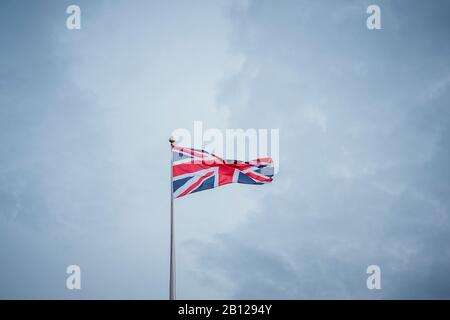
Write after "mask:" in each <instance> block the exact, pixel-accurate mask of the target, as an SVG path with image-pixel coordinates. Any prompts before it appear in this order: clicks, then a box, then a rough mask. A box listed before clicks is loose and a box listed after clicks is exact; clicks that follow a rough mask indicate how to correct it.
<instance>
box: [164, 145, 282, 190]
mask: <svg viewBox="0 0 450 320" xmlns="http://www.w3.org/2000/svg"><path fill="white" fill-rule="evenodd" d="M273 173H274V170H273V162H272V158H260V159H256V160H252V161H237V160H223V159H221V158H219V157H218V156H216V155H214V154H210V153H208V152H206V151H204V150H198V149H191V148H183V147H179V146H176V145H175V144H172V192H173V197H174V198H180V197H183V196H185V195H187V194H190V193H194V192H199V191H203V190H207V189H212V188H215V187H218V186H223V185H226V184H229V183H245V184H265V183H269V182H271V181H272V177H273Z"/></svg>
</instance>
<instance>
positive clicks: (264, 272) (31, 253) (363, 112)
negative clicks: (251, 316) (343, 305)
mask: <svg viewBox="0 0 450 320" xmlns="http://www.w3.org/2000/svg"><path fill="white" fill-rule="evenodd" d="M70 4H77V5H79V6H80V7H81V30H68V29H67V28H66V18H67V17H68V15H67V14H66V8H67V6H68V5H70ZM370 4H377V5H379V6H380V8H381V23H382V28H381V30H368V29H367V27H366V19H367V17H368V14H367V13H366V9H367V7H368V6H369V5H370ZM0 43H1V46H0V47H1V49H0V146H1V147H0V298H3V299H10V298H27V299H30V298H31V299H33V298H41V299H42V298H43V299H45V298H62V299H80V298H87V299H92V298H101V299H108V298H124V299H132V298H138V299H166V298H167V297H168V283H169V279H168V276H169V272H168V271H169V269H168V267H169V204H170V202H169V200H170V189H169V188H170V181H169V170H170V169H169V161H170V158H169V157H170V153H169V146H168V142H167V138H168V136H169V135H170V133H171V132H172V131H173V130H175V129H178V128H186V129H189V130H192V129H193V125H194V121H195V120H201V121H203V125H204V127H205V128H218V129H220V130H225V129H227V128H231V129H233V128H242V129H247V128H257V129H258V128H263V129H271V128H275V129H279V132H280V166H279V173H278V175H276V176H275V179H274V182H273V183H271V184H268V185H264V186H249V185H230V186H225V187H222V188H218V189H214V190H208V191H205V192H199V193H196V194H193V195H189V196H187V197H183V198H180V199H177V200H176V201H175V215H176V244H177V272H178V274H177V275H178V278H177V285H178V288H177V293H178V298H185V299H202V298H204V299H208V298H209V299H216V298H221V299H224V298H237V299H259V298H261V299H313V298H316V299H317V298H319V299H321V298H325V299H352V298H354V299H406V298H418V299H428V298H438V299H439V298H447V299H448V298H450V277H449V276H448V272H449V270H450V221H449V218H450V212H449V207H450V197H449V194H450V140H449V137H450V109H449V107H450V105H449V102H450V90H449V88H450V61H449V60H450V58H449V57H450V2H449V1H446V0H435V1H425V0H420V1H419V0H414V1H412V0H389V1H386V0H371V1H365V0H341V1H336V0H320V1H317V0H315V1H312V0H311V1H306V0H298V1H273V0H271V1H269V0H258V1H243V0H242V1H240V0H228V1H227V0H223V1H219V0H216V1H207V0H205V1H196V0H192V1H164V2H162V1H144V0H142V1H138V0H134V1H133V2H129V1H101V0H96V1H92V0H91V1H87V0H86V1H81V0H77V1H56V0H55V1H43V0H40V1H19V0H14V1H12V0H3V1H1V2H0ZM71 264H76V265H79V266H80V267H81V274H82V276H81V277H82V282H81V286H82V289H81V290H68V289H67V288H66V278H67V276H68V275H67V274H66V267H67V266H68V265H71ZM369 265H378V266H380V268H381V275H382V276H381V281H382V289H381V290H368V289H367V287H366V279H367V277H368V275H367V274H366V268H367V267H368V266H369Z"/></svg>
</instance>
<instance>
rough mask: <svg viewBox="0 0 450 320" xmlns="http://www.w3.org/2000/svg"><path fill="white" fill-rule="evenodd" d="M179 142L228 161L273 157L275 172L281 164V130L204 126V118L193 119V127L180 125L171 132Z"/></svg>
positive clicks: (177, 142) (181, 144)
mask: <svg viewBox="0 0 450 320" xmlns="http://www.w3.org/2000/svg"><path fill="white" fill-rule="evenodd" d="M172 136H173V137H174V138H175V141H176V144H178V145H180V146H184V147H189V148H197V149H204V150H205V151H207V152H209V153H211V154H214V155H216V156H219V157H222V158H223V159H227V160H240V161H251V160H254V159H257V158H264V157H271V158H272V160H273V163H274V173H277V172H278V169H279V166H280V130H279V129H263V128H259V129H255V128H247V129H242V128H236V129H225V130H220V129H217V128H208V129H206V130H205V129H204V127H203V122H202V121H194V127H193V130H189V129H186V128H178V129H176V130H174V131H173V132H172Z"/></svg>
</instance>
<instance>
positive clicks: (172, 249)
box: [169, 137, 176, 300]
mask: <svg viewBox="0 0 450 320" xmlns="http://www.w3.org/2000/svg"><path fill="white" fill-rule="evenodd" d="M169 142H170V287H169V299H170V300H175V299H176V274H175V230H174V216H173V182H172V180H173V179H172V175H173V172H172V166H173V155H172V148H173V146H172V144H173V143H174V142H175V139H174V138H173V137H170V138H169Z"/></svg>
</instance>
